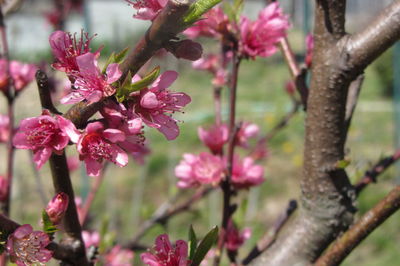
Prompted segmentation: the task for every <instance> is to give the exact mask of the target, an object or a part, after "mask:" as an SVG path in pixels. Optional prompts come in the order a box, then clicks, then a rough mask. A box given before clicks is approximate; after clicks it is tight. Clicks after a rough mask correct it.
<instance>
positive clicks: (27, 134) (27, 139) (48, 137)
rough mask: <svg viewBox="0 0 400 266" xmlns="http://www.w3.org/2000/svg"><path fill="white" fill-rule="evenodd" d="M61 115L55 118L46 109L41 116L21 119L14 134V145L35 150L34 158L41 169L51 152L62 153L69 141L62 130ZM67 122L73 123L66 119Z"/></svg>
mask: <svg viewBox="0 0 400 266" xmlns="http://www.w3.org/2000/svg"><path fill="white" fill-rule="evenodd" d="M61 120H65V119H64V118H62V117H61V116H56V118H53V117H52V116H50V113H49V112H48V111H47V110H45V111H43V114H42V115H41V116H39V117H31V118H26V119H24V120H22V121H21V123H20V126H19V130H18V131H17V133H16V134H15V136H14V139H13V143H14V146H15V147H17V148H19V149H29V150H33V160H34V162H35V163H36V167H37V168H38V169H40V168H41V167H42V165H43V164H44V163H45V162H47V160H48V159H49V158H50V156H51V153H52V152H54V153H56V154H61V152H62V151H63V149H64V148H65V146H67V144H68V142H69V138H68V136H67V135H66V134H65V133H64V132H63V131H61V126H60V123H61ZM65 123H66V124H71V125H72V123H71V122H70V121H67V120H65Z"/></svg>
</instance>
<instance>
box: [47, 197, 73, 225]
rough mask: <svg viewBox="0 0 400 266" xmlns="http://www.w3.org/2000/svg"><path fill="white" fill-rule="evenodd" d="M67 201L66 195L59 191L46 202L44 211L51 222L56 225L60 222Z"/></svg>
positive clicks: (66, 206)
mask: <svg viewBox="0 0 400 266" xmlns="http://www.w3.org/2000/svg"><path fill="white" fill-rule="evenodd" d="M68 202H69V198H68V195H67V194H65V193H64V192H60V193H58V194H57V195H55V196H54V197H53V199H52V200H51V201H50V202H49V203H48V204H47V207H46V213H47V215H48V216H49V218H50V221H51V222H52V223H53V224H55V225H57V224H59V223H60V222H61V219H62V218H63V217H64V214H65V212H66V210H67V208H68Z"/></svg>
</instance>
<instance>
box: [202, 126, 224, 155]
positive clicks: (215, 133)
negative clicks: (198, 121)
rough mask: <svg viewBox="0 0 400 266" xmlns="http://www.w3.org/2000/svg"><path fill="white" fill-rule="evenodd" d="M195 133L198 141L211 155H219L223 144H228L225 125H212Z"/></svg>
mask: <svg viewBox="0 0 400 266" xmlns="http://www.w3.org/2000/svg"><path fill="white" fill-rule="evenodd" d="M197 132H198V135H199V138H200V140H201V141H202V142H203V143H204V145H206V146H207V147H208V148H209V149H210V150H211V152H212V153H213V154H221V152H222V148H223V146H224V144H225V143H227V142H228V138H229V130H228V127H227V126H226V125H225V124H222V125H213V126H212V127H210V128H209V129H208V130H205V129H204V128H202V127H199V128H198V130H197Z"/></svg>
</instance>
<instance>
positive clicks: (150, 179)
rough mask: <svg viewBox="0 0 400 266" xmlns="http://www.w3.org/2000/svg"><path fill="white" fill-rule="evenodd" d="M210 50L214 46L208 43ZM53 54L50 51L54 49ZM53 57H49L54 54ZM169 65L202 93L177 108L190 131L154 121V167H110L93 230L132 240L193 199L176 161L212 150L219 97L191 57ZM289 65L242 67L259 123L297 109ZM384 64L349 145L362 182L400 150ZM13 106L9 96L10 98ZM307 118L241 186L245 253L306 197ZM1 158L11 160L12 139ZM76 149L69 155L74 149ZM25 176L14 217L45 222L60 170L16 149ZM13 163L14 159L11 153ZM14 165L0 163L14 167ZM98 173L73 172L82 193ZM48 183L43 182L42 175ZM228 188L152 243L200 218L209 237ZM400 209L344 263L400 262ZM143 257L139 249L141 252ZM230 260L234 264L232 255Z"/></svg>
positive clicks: (373, 75)
mask: <svg viewBox="0 0 400 266" xmlns="http://www.w3.org/2000/svg"><path fill="white" fill-rule="evenodd" d="M301 40H302V37H301V35H300V34H297V33H294V35H291V42H292V43H293V44H294V47H295V50H296V51H297V53H299V54H300V53H301V52H302V49H303V44H302V41H301ZM206 47H207V49H206V50H209V49H212V47H211V48H210V47H209V46H206ZM47 54H48V53H47ZM43 56H44V57H47V58H49V56H48V55H46V53H43ZM162 66H163V69H164V70H166V69H176V70H178V71H179V73H180V77H179V79H178V80H177V82H176V83H175V84H174V85H173V86H172V89H173V90H175V91H184V92H186V93H188V94H189V95H190V96H191V97H192V103H191V104H190V105H189V106H188V107H187V108H186V109H185V113H184V114H177V117H178V118H179V119H181V120H182V121H183V123H181V124H180V129H181V134H180V136H179V137H178V139H177V140H175V141H172V142H168V141H166V140H165V138H164V137H163V136H162V135H161V134H160V133H159V132H157V131H156V130H153V129H146V137H147V139H148V141H149V143H150V148H151V150H152V154H151V155H150V156H149V157H148V158H147V160H146V164H145V165H138V164H136V163H131V164H129V165H128V166H127V167H125V168H118V167H116V166H114V165H110V167H108V169H107V172H106V178H105V180H104V183H103V185H102V187H101V189H100V191H99V194H98V196H97V198H96V200H95V202H94V204H93V206H92V212H91V222H90V223H89V228H90V229H91V230H99V229H100V227H101V225H102V224H103V223H104V221H106V220H107V221H109V226H110V227H109V232H110V234H111V235H114V236H115V238H116V239H118V240H120V241H122V242H124V241H128V240H129V239H130V238H131V237H132V236H133V235H134V233H135V232H136V231H137V228H138V226H139V225H140V224H141V223H142V222H143V221H145V220H146V219H147V218H149V217H150V216H151V215H152V213H153V212H154V211H155V210H156V209H157V207H158V206H160V204H162V203H164V202H166V201H167V200H168V199H169V198H171V197H173V196H174V195H176V194H179V199H183V198H187V197H189V196H190V195H191V194H192V193H193V190H185V191H179V190H178V189H177V188H176V186H175V184H176V181H177V180H176V178H175V177H174V174H173V171H174V167H175V166H176V165H177V164H178V163H179V161H180V159H181V157H182V154H183V153H185V152H190V153H199V152H201V151H206V148H205V147H203V146H202V145H201V142H200V141H199V139H198V137H197V127H198V126H200V125H208V124H211V123H212V121H213V107H212V106H213V105H212V104H213V102H212V89H211V84H210V76H209V75H208V74H207V73H204V72H198V71H195V70H192V69H191V67H190V64H189V63H187V62H179V63H178V62H177V61H176V60H174V59H169V60H168V61H167V62H163V63H162ZM288 78H289V73H288V70H287V67H286V65H285V64H284V63H283V62H282V58H281V56H280V55H275V56H273V57H271V58H268V59H262V60H257V61H246V62H243V64H242V65H241V69H240V77H239V90H238V119H240V120H245V121H250V122H254V123H257V124H258V125H259V126H260V128H261V132H262V134H265V133H267V132H268V131H269V130H270V129H271V128H272V127H273V126H274V125H275V123H276V122H277V121H279V119H280V117H282V116H283V115H284V114H285V113H286V112H288V111H289V110H290V108H291V103H290V100H289V98H288V96H287V95H286V93H285V92H284V91H285V90H284V84H285V81H286V80H288ZM382 86H383V84H382V83H381V80H380V78H379V72H378V71H377V70H376V68H375V67H374V66H372V67H369V68H368V69H367V71H366V79H365V82H364V86H363V89H362V92H361V96H360V102H359V104H358V108H357V110H356V113H355V116H354V119H353V124H352V127H351V129H350V133H349V138H348V142H347V145H346V148H347V156H348V157H349V158H350V159H351V164H350V165H349V167H348V168H347V170H348V173H349V175H350V176H351V178H352V180H353V181H354V182H356V181H357V180H358V179H359V178H360V177H361V176H362V175H363V173H364V172H365V170H367V169H368V168H369V167H370V166H371V165H372V164H373V163H374V162H375V161H377V160H378V159H379V158H380V157H381V156H384V155H389V154H390V153H391V152H393V141H392V140H393V138H394V136H393V131H394V127H393V108H392V100H391V99H390V98H387V97H385V96H384V95H383V93H382V89H381V88H382ZM223 96H224V100H223V110H224V117H225V118H226V112H225V110H227V104H226V98H227V97H226V96H227V91H226V90H224V91H223ZM0 104H1V105H0V106H1V111H2V113H4V111H5V108H4V107H5V102H4V99H1V102H0ZM16 113H17V120H20V119H22V118H24V117H28V116H36V115H38V114H39V113H40V107H39V104H38V95H37V91H36V88H35V86H34V85H32V86H31V87H30V88H28V89H27V90H26V91H25V92H23V93H22V95H21V96H20V98H19V99H18V102H17V106H16ZM304 117H305V114H304V113H303V112H302V111H301V112H299V113H298V114H297V115H296V116H295V117H294V118H293V120H291V121H290V124H289V125H288V126H287V127H286V128H285V129H284V130H282V131H281V132H280V133H279V134H278V135H276V137H275V138H274V139H273V140H272V141H271V142H270V143H268V151H269V157H268V158H267V159H266V160H265V161H263V162H260V163H261V164H263V165H264V166H265V177H266V182H265V183H264V184H263V185H261V186H260V187H259V188H255V189H252V190H250V191H241V192H240V193H239V195H238V197H237V198H236V199H235V202H240V207H239V210H238V211H237V213H235V216H234V218H235V221H236V222H237V223H238V224H239V225H240V226H241V227H250V228H251V229H252V230H253V235H252V238H251V239H250V240H248V242H247V243H246V244H245V246H244V247H243V248H242V250H241V251H240V255H239V256H240V257H243V256H245V255H246V254H247V252H248V251H249V250H250V248H252V246H253V245H254V243H255V242H256V241H257V239H259V237H260V236H261V235H262V234H263V233H264V232H265V231H266V230H268V229H269V228H270V227H271V226H272V225H273V223H274V221H275V220H276V218H277V217H278V215H279V214H280V213H281V212H282V211H283V210H284V209H285V207H286V205H287V202H288V200H289V199H292V198H294V199H298V198H299V193H300V191H299V179H300V176H301V165H302V154H303V139H304ZM0 149H1V150H0V151H1V153H0V156H2V158H5V157H4V156H5V152H4V151H5V148H4V145H3V146H1V147H0ZM73 153H74V152H73V149H72V148H70V149H69V150H68V154H73ZM16 158H17V159H16V163H15V168H16V169H15V170H16V171H15V172H16V176H15V183H14V191H13V201H12V204H13V205H12V217H13V218H14V219H15V220H17V221H18V222H20V223H31V224H33V225H34V227H35V225H36V228H39V222H38V221H39V215H40V211H39V210H38V206H41V207H44V203H43V202H41V201H40V197H39V195H38V193H37V190H38V182H39V181H38V180H41V182H42V183H43V185H42V188H43V189H44V192H45V195H46V197H47V198H50V197H51V195H52V186H51V178H50V173H49V169H48V165H45V166H44V167H43V169H42V170H41V171H40V172H39V179H38V178H37V177H36V178H35V172H34V171H33V168H32V165H31V163H30V155H29V153H28V152H27V151H24V150H18V151H17V152H16ZM3 161H4V160H3ZM4 168H5V164H2V165H1V166H0V170H1V171H0V173H4V171H5V169H4ZM394 177H395V171H394V169H393V168H392V169H389V170H388V171H387V172H385V173H384V174H383V175H382V176H380V177H379V182H378V184H374V185H370V186H369V187H368V188H367V189H366V190H365V191H364V192H363V193H362V195H361V197H360V198H359V201H358V208H359V210H360V212H359V214H358V215H357V217H359V216H360V215H362V214H363V213H365V212H366V211H367V210H368V209H369V208H370V207H372V206H373V205H374V204H375V203H377V202H378V201H379V200H380V199H381V198H382V197H383V196H384V195H385V194H386V193H387V192H388V191H389V190H390V188H391V187H393V183H394ZM91 182H93V179H92V178H87V177H86V176H85V175H84V169H83V168H82V169H81V170H78V171H76V172H75V173H73V183H74V186H75V187H76V193H77V194H78V195H82V196H83V197H84V196H85V195H86V192H87V189H88V186H89V184H90V183H91ZM39 184H40V183H39ZM221 203H222V202H221V193H220V192H219V191H216V192H214V193H212V194H211V195H210V196H209V197H208V198H207V199H204V200H202V201H200V202H198V203H197V204H196V205H195V206H194V208H193V210H192V211H190V212H187V213H185V214H181V215H179V216H177V217H174V218H173V219H171V220H170V221H169V223H168V224H167V225H164V226H161V225H158V226H156V227H154V228H153V229H152V230H150V231H149V233H148V234H147V235H146V236H145V237H144V238H143V243H145V244H147V245H152V244H153V241H154V239H155V237H156V236H157V235H158V234H161V233H164V232H168V233H169V234H170V237H171V240H177V239H187V231H188V228H189V224H193V225H194V228H195V230H196V232H197V235H198V236H203V235H204V234H205V233H206V232H207V231H208V230H209V229H210V228H211V227H212V226H214V225H216V224H220V219H221V217H220V209H221V205H222V204H221ZM399 215H400V214H395V215H394V216H393V217H391V218H390V219H389V220H388V221H387V222H386V223H384V224H383V225H382V226H381V227H380V228H379V229H377V230H376V231H375V232H374V233H372V234H371V235H370V236H369V237H368V238H367V239H366V240H365V241H364V242H363V243H362V244H361V245H360V246H359V247H358V248H357V249H356V250H355V251H354V252H353V253H352V254H351V255H350V256H349V257H348V259H347V260H346V261H345V262H344V263H343V265H366V266H374V265H377V266H378V265H379V266H381V265H382V266H383V265H387V266H391V265H398V259H399V257H400V256H399V254H398V244H399V240H400V231H399V226H398V219H399V218H400V216H399ZM138 258H139V255H138V254H137V256H136V259H138ZM224 263H225V264H226V265H227V262H226V261H224Z"/></svg>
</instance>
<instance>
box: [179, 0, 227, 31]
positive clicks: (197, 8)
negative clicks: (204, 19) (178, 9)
mask: <svg viewBox="0 0 400 266" xmlns="http://www.w3.org/2000/svg"><path fill="white" fill-rule="evenodd" d="M221 1H222V0H198V1H196V2H194V3H193V4H192V5H191V6H190V8H189V10H188V12H187V13H186V15H185V16H184V17H183V22H184V23H185V24H186V25H191V24H193V23H195V22H196V21H197V20H198V19H199V18H200V17H201V16H202V15H203V14H205V13H206V12H207V11H208V10H210V9H211V8H213V7H214V6H215V5H217V4H219V3H220V2H221Z"/></svg>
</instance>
